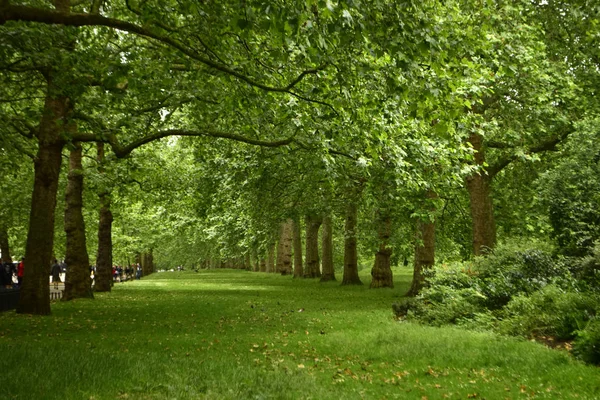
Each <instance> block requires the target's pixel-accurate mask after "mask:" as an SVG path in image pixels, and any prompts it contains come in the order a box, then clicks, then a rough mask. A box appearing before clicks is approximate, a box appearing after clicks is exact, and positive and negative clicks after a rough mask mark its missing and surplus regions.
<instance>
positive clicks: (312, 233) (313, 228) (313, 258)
mask: <svg viewBox="0 0 600 400" xmlns="http://www.w3.org/2000/svg"><path fill="white" fill-rule="evenodd" d="M321 221H322V219H321V218H319V217H315V216H310V215H307V216H306V218H305V225H306V269H305V270H304V277H305V278H318V277H320V276H321V270H320V268H319V228H320V227H321Z"/></svg>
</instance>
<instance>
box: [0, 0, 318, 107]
mask: <svg viewBox="0 0 600 400" xmlns="http://www.w3.org/2000/svg"><path fill="white" fill-rule="evenodd" d="M6 21H25V22H37V23H42V24H58V25H65V26H105V27H108V28H112V29H116V30H120V31H124V32H129V33H133V34H136V35H139V36H143V37H146V38H150V39H154V40H157V41H159V42H161V43H163V44H165V45H167V46H170V47H172V48H174V49H177V50H179V51H180V52H181V53H183V54H185V55H186V56H188V57H190V58H191V59H194V60H196V61H199V62H201V63H203V64H205V65H207V66H209V67H211V68H213V69H216V70H218V71H221V72H223V73H225V74H228V75H232V76H234V77H236V78H238V79H239V80H241V81H243V82H246V83H247V84H249V85H251V86H254V87H257V88H259V89H263V90H265V91H268V92H282V93H290V91H291V89H292V88H294V87H295V86H296V85H297V84H298V83H300V82H301V81H302V80H303V79H304V78H305V77H306V76H307V75H311V74H316V73H318V72H319V71H322V70H324V69H325V68H327V66H328V64H323V65H321V66H319V67H317V68H313V69H308V70H305V71H303V72H301V73H300V75H298V77H296V78H295V79H294V80H292V81H291V82H290V83H289V84H287V85H286V86H279V87H278V86H270V85H267V84H264V83H261V82H258V81H256V80H254V79H252V78H250V77H248V76H246V75H244V74H242V73H240V72H238V71H235V70H233V69H231V68H229V67H227V66H226V65H223V64H220V63H217V62H215V61H212V60H210V59H208V58H205V57H202V56H201V55H200V54H198V53H197V52H195V51H193V50H191V49H189V48H188V47H186V46H185V45H183V44H182V43H180V42H179V41H177V40H175V39H172V38H171V37H169V36H166V35H162V34H160V33H157V32H154V31H151V30H149V29H146V28H144V27H141V26H139V25H136V24H134V23H131V22H127V21H122V20H119V19H115V18H107V17H103V16H101V15H98V14H85V13H64V12H58V11H54V10H49V9H42V8H35V7H28V6H17V5H11V4H10V2H9V0H0V25H3V24H4V23H6ZM294 95H295V96H298V95H297V94H294ZM298 97H299V96H298ZM301 98H302V97H301ZM314 102H316V101H314Z"/></svg>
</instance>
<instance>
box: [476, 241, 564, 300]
mask: <svg viewBox="0 0 600 400" xmlns="http://www.w3.org/2000/svg"><path fill="white" fill-rule="evenodd" d="M476 269H477V271H478V272H479V279H480V280H481V291H482V293H483V294H484V295H485V296H486V297H487V299H488V300H487V304H486V306H487V307H488V308H490V309H492V310H497V309H500V308H502V307H504V306H505V305H506V304H508V303H509V301H510V300H511V299H512V298H513V296H517V295H520V294H531V293H534V292H535V291H537V290H540V289H541V288H543V287H545V286H547V285H549V284H556V285H559V286H561V287H568V286H572V278H571V274H570V272H569V270H568V268H567V266H566V265H565V264H564V263H563V262H562V261H561V260H555V259H554V258H553V257H552V255H551V254H550V253H548V252H545V251H542V250H537V249H531V250H524V251H514V250H512V249H510V248H503V247H500V248H499V249H498V250H496V251H494V252H493V253H491V254H489V255H488V256H486V257H482V258H480V259H478V260H477V265H476Z"/></svg>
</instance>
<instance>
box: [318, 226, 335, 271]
mask: <svg viewBox="0 0 600 400" xmlns="http://www.w3.org/2000/svg"><path fill="white" fill-rule="evenodd" d="M332 231H333V228H332V226H331V217H330V216H329V215H327V216H325V217H323V231H322V234H321V251H322V252H323V261H322V263H323V265H322V268H323V275H322V276H321V282H327V281H335V280H336V279H335V269H334V268H333V232H332Z"/></svg>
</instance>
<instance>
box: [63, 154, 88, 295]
mask: <svg viewBox="0 0 600 400" xmlns="http://www.w3.org/2000/svg"><path fill="white" fill-rule="evenodd" d="M74 146H75V148H74V149H73V150H71V153H70V156H69V176H68V181H67V191H66V195H65V204H66V207H65V233H66V236H67V249H66V254H65V262H66V263H67V274H66V277H65V291H64V293H63V297H62V299H63V300H65V301H66V300H73V299H78V298H93V297H94V295H93V294H92V280H91V278H90V259H89V256H88V253H87V247H86V238H85V222H84V220H83V212H82V209H83V165H82V164H81V157H82V150H81V144H80V143H75V144H74Z"/></svg>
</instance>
